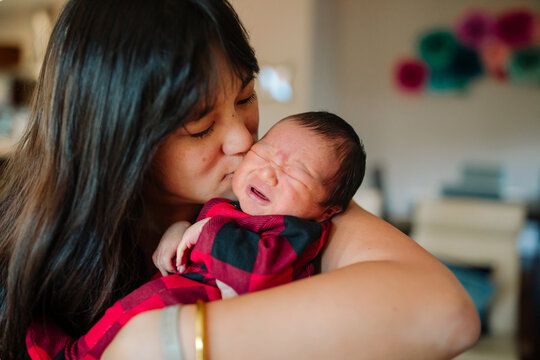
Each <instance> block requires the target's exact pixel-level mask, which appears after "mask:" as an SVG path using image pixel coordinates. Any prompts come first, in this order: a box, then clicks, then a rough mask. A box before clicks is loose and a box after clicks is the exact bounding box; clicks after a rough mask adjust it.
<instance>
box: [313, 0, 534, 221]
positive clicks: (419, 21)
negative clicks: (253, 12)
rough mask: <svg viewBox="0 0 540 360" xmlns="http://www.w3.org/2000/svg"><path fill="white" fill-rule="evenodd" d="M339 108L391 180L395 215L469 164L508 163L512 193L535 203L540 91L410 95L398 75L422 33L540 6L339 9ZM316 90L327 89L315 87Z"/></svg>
mask: <svg viewBox="0 0 540 360" xmlns="http://www.w3.org/2000/svg"><path fill="white" fill-rule="evenodd" d="M335 4H336V7H337V11H336V12H337V17H338V19H339V20H338V21H337V22H336V23H337V24H338V30H337V36H336V38H335V39H336V41H337V42H338V46H337V47H338V49H339V50H338V53H337V54H336V57H337V59H338V60H337V62H338V76H339V79H338V88H337V93H338V94H339V97H338V101H339V102H338V106H337V111H338V112H340V113H341V114H342V115H344V116H345V117H346V118H347V119H349V120H350V121H351V122H353V123H354V125H355V128H356V130H357V131H358V132H359V134H360V136H361V137H362V138H363V139H364V141H365V145H366V148H367V153H368V157H369V164H371V165H374V164H380V165H381V166H383V168H384V169H385V171H386V180H387V188H388V192H389V193H388V195H389V199H390V201H391V202H390V206H391V209H390V210H391V212H392V213H393V214H394V215H396V216H404V215H406V214H407V211H408V210H409V208H410V206H411V205H412V204H413V203H414V200H415V198H416V197H417V196H421V195H422V194H432V193H434V192H437V191H438V190H439V189H440V186H441V185H442V183H444V182H452V181H454V180H457V178H458V177H459V171H460V166H461V165H463V163H464V162H467V161H475V162H477V161H485V162H492V163H500V164H501V165H503V166H504V168H505V169H506V171H507V175H508V177H507V182H506V188H505V191H506V193H507V194H508V195H509V196H510V197H512V198H515V197H518V198H523V197H529V196H534V195H536V194H538V193H539V188H538V187H539V186H540V86H538V87H536V88H534V89H530V88H529V89H525V88H521V87H518V86H516V85H513V84H509V83H506V84H500V83H497V82H495V81H493V80H490V79H488V77H487V76H485V77H483V78H482V80H481V81H478V82H477V83H475V84H473V85H474V86H471V88H470V89H469V90H470V91H469V92H468V93H467V94H465V95H459V94H452V93H449V94H433V93H431V94H430V93H427V94H424V95H421V96H406V95H405V94H403V93H400V92H398V91H397V90H396V89H395V88H394V86H393V82H392V81H393V79H392V69H393V66H394V64H395V62H396V60H397V59H398V58H399V57H401V56H403V55H416V54H415V42H416V39H418V36H419V34H420V33H421V32H422V31H424V30H428V29H430V28H431V27H432V26H438V25H445V24H447V25H448V26H452V24H453V23H454V21H455V20H456V19H457V18H458V17H459V15H460V14H461V13H462V12H463V11H464V10H466V9H469V8H471V7H481V8H485V9H489V10H492V11H494V12H497V11H500V10H503V9H507V8H510V7H517V6H525V7H527V8H529V9H531V10H535V11H536V12H537V13H540V2H539V1H537V0H529V1H511V0H482V1H480V0H476V1H470V0H454V1H432V0H414V1H401V0H379V1H376V2H374V1H365V0H360V1H359V0H337V1H335ZM315 82H317V81H316V80H315Z"/></svg>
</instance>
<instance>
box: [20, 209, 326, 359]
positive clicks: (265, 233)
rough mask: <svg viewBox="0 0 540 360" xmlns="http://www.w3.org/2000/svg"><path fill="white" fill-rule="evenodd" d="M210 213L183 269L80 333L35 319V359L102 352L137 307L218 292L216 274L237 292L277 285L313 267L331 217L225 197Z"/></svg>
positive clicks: (31, 348)
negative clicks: (268, 212) (268, 209)
mask: <svg viewBox="0 0 540 360" xmlns="http://www.w3.org/2000/svg"><path fill="white" fill-rule="evenodd" d="M206 217H211V220H209V221H208V223H207V224H206V225H205V226H204V228H203V230H202V232H201V235H200V237H199V240H198V241H197V243H196V244H195V246H194V247H193V249H192V250H191V254H190V261H191V265H190V266H189V267H188V269H187V271H186V272H185V273H183V274H181V275H179V274H173V275H169V276H165V277H158V278H155V279H153V280H151V281H149V282H148V283H146V284H144V285H142V286H141V287H139V288H138V289H136V290H135V291H133V292H132V293H130V294H128V295H127V296H126V297H124V298H122V299H120V300H118V301H117V302H116V303H115V304H114V305H113V306H112V307H110V308H109V309H108V310H107V311H106V312H105V314H104V315H103V317H102V318H101V319H100V320H99V321H98V322H97V323H96V324H95V325H94V326H93V327H92V328H91V329H90V330H89V331H88V332H87V333H86V334H85V335H84V336H82V337H80V338H79V339H73V338H71V337H70V336H68V335H67V334H66V333H65V332H63V331H62V330H61V329H60V328H59V327H57V326H55V324H53V323H51V322H50V321H46V320H37V321H35V322H34V323H33V324H32V325H31V327H30V329H29V330H28V333H27V335H26V345H27V348H28V353H29V355H30V357H31V358H32V359H72V360H79V359H81V360H82V359H99V358H100V357H101V355H102V354H103V351H104V350H105V348H106V347H107V345H108V344H109V343H110V342H111V341H112V339H113V338H114V336H115V335H116V334H117V333H118V331H119V330H120V329H121V328H122V326H124V325H125V324H126V323H127V322H128V321H129V320H130V319H131V318H133V317H134V316H135V315H137V314H140V313H142V312H144V311H149V310H154V309H160V308H163V307H165V306H169V305H174V304H192V303H194V302H196V301H197V300H198V299H203V300H204V301H213V300H218V299H221V292H220V290H219V289H218V288H217V286H216V280H220V281H222V282H224V283H226V284H227V285H229V286H230V287H232V288H233V289H234V290H235V291H236V292H237V293H238V294H243V293H246V292H253V291H257V290H262V289H266V288H270V287H273V286H276V285H281V284H284V283H287V282H290V281H292V280H296V279H300V278H303V277H306V276H310V275H311V274H313V273H314V260H315V259H316V258H317V256H318V254H319V253H320V250H321V249H322V247H323V245H324V243H325V242H326V239H327V238H328V234H329V230H330V223H329V222H323V223H317V222H313V221H306V220H301V219H298V218H295V217H292V216H283V215H272V216H250V215H247V214H245V213H243V212H241V211H240V210H239V209H238V207H237V204H235V203H232V202H230V201H229V200H225V199H213V200H211V201H209V202H208V203H207V204H206V205H205V206H204V208H203V210H202V211H201V213H200V215H199V218H198V219H197V220H200V219H203V218H206Z"/></svg>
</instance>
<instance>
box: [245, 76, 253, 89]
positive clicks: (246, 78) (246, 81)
mask: <svg viewBox="0 0 540 360" xmlns="http://www.w3.org/2000/svg"><path fill="white" fill-rule="evenodd" d="M253 79H255V75H253V74H250V75H248V76H246V77H245V78H244V79H243V80H242V89H244V88H245V87H246V86H248V84H249V83H250V82H251V81H252V80H253Z"/></svg>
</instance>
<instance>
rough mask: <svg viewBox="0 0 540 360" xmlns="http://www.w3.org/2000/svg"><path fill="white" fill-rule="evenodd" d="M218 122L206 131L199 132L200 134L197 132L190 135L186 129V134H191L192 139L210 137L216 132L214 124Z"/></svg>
mask: <svg viewBox="0 0 540 360" xmlns="http://www.w3.org/2000/svg"><path fill="white" fill-rule="evenodd" d="M215 123H216V122H215V121H213V122H212V123H211V124H210V126H209V127H207V128H206V129H204V130H203V131H199V132H196V133H190V132H189V131H188V130H187V129H186V128H185V127H184V129H185V130H186V132H187V133H188V134H189V136H190V137H192V138H198V139H200V138H203V137H205V136H206V135H209V134H210V133H212V131H213V130H214V124H215Z"/></svg>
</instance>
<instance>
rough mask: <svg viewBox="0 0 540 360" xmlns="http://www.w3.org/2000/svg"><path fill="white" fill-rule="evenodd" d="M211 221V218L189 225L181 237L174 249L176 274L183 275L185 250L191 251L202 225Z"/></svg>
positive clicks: (185, 261) (185, 260)
mask: <svg viewBox="0 0 540 360" xmlns="http://www.w3.org/2000/svg"><path fill="white" fill-rule="evenodd" d="M210 219H211V217H208V218H205V219H202V220H200V221H197V222H196V223H195V224H193V225H191V226H190V227H189V228H188V229H187V230H186V231H185V232H184V235H183V236H182V239H181V241H180V244H179V245H178V247H177V249H176V269H177V270H178V272H180V273H183V272H184V271H185V270H186V263H187V258H188V256H187V250H189V249H191V248H192V247H193V246H194V245H195V244H196V243H197V240H199V236H200V235H201V231H202V229H203V227H204V225H205V224H206V223H207V222H208V221H209V220H210Z"/></svg>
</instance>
